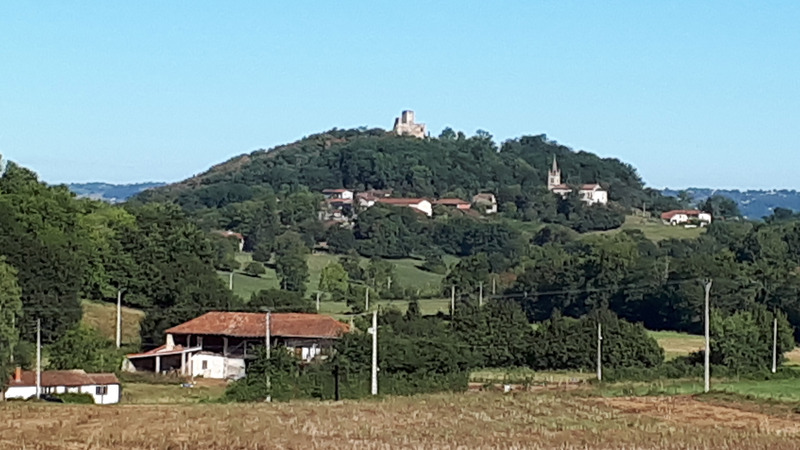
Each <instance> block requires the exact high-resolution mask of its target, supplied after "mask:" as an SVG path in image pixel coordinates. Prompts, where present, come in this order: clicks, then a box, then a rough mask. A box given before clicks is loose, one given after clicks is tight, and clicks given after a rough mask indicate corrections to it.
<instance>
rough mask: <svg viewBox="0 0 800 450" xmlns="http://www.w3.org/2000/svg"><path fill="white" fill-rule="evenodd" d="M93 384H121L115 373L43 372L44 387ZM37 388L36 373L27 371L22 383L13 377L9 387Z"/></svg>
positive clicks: (21, 379)
mask: <svg viewBox="0 0 800 450" xmlns="http://www.w3.org/2000/svg"><path fill="white" fill-rule="evenodd" d="M93 384H119V380H118V379H117V376H116V375H114V374H113V373H86V372H84V371H83V370H46V371H44V372H42V387H53V386H90V385H93ZM30 386H36V372H34V371H32V370H25V371H23V372H22V373H21V377H20V381H16V380H15V379H14V378H13V377H12V378H11V380H10V381H9V382H8V387H30Z"/></svg>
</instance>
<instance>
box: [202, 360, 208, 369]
mask: <svg viewBox="0 0 800 450" xmlns="http://www.w3.org/2000/svg"><path fill="white" fill-rule="evenodd" d="M207 369H208V361H206V360H203V370H207Z"/></svg>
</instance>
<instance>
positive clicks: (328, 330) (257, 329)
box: [166, 311, 350, 339]
mask: <svg viewBox="0 0 800 450" xmlns="http://www.w3.org/2000/svg"><path fill="white" fill-rule="evenodd" d="M270 320H271V326H270V329H271V331H270V332H271V334H272V335H273V336H285V337H306V338H327V339H336V338H338V337H339V336H341V335H342V334H343V333H347V332H348V331H350V327H349V326H348V325H346V324H344V323H342V322H339V321H338V320H336V319H334V318H333V317H330V316H325V315H322V314H301V313H273V314H272V317H271V319H270ZM265 326H266V315H265V314H264V313H242V312H220V311H212V312H208V313H205V314H203V315H202V316H200V317H197V318H195V319H192V320H190V321H188V322H184V323H182V324H180V325H178V326H175V327H172V328H170V329H168V330H167V331H166V332H167V333H171V334H199V335H203V334H206V335H208V334H211V335H217V336H236V337H263V336H264V332H265Z"/></svg>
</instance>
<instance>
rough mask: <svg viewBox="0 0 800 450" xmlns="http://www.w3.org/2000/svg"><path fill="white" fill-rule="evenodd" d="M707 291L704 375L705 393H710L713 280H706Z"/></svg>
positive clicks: (704, 314) (704, 315)
mask: <svg viewBox="0 0 800 450" xmlns="http://www.w3.org/2000/svg"><path fill="white" fill-rule="evenodd" d="M704 285H705V290H706V302H705V311H704V313H703V317H704V321H705V324H704V328H705V335H706V349H705V352H704V353H705V374H704V387H703V389H704V392H708V391H709V390H710V389H711V338H710V337H709V332H708V322H709V312H708V309H709V306H708V303H709V300H708V297H709V294H710V293H711V278H708V279H706V280H705V283H704Z"/></svg>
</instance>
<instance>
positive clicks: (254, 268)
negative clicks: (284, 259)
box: [244, 261, 267, 278]
mask: <svg viewBox="0 0 800 450" xmlns="http://www.w3.org/2000/svg"><path fill="white" fill-rule="evenodd" d="M244 271H245V273H246V274H248V275H250V276H251V277H256V278H258V277H260V276H261V275H264V274H265V273H267V269H265V268H264V265H263V264H261V263H260V262H258V261H251V262H249V263H247V266H245V268H244Z"/></svg>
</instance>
